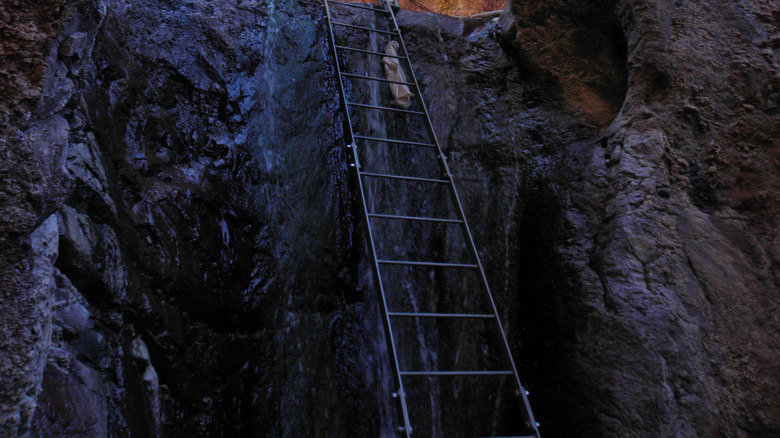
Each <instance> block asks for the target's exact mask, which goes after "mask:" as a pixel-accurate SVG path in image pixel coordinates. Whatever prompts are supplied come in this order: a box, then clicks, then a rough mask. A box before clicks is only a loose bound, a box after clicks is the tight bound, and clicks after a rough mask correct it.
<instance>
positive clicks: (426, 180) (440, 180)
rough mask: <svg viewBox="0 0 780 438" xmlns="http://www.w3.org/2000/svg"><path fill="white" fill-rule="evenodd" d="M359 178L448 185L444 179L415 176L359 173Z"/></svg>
mask: <svg viewBox="0 0 780 438" xmlns="http://www.w3.org/2000/svg"><path fill="white" fill-rule="evenodd" d="M360 176H370V177H373V178H388V179H400V180H404V181H417V182H428V183H439V184H449V183H450V182H449V181H447V180H446V179H431V178H418V177H416V176H402V175H391V174H389V173H372V172H360Z"/></svg>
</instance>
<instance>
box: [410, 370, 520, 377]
mask: <svg viewBox="0 0 780 438" xmlns="http://www.w3.org/2000/svg"><path fill="white" fill-rule="evenodd" d="M399 374H401V376H402V377H403V376H416V377H458V376H511V375H512V374H513V373H512V371H401V372H400V373H399Z"/></svg>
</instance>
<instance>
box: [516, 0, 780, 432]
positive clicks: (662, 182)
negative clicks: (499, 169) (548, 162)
mask: <svg viewBox="0 0 780 438" xmlns="http://www.w3.org/2000/svg"><path fill="white" fill-rule="evenodd" d="M593 8H599V9H600V10H601V11H607V12H609V15H607V16H606V17H605V19H606V20H608V21H610V22H612V21H615V22H619V23H620V26H621V28H622V29H623V31H624V34H625V37H626V41H627V48H628V52H627V59H628V77H629V81H628V91H627V96H626V99H625V102H624V104H623V107H622V109H621V111H620V113H619V114H618V116H617V118H616V119H615V120H614V121H613V122H612V123H611V124H610V125H609V127H608V128H607V129H606V131H605V132H604V133H603V134H602V135H600V136H597V137H593V139H592V140H591V141H583V142H577V143H573V144H568V145H561V147H560V150H559V151H558V152H557V157H558V159H557V163H556V165H555V166H554V167H553V168H552V169H551V170H550V172H548V174H547V175H543V176H542V177H540V178H538V179H537V182H536V183H535V186H532V187H530V189H531V192H530V193H528V194H527V195H526V202H529V203H531V205H532V206H533V210H535V211H536V213H534V214H533V215H532V216H531V217H529V218H527V219H524V220H523V221H522V222H523V223H524V224H525V226H524V227H528V228H527V229H526V230H525V231H524V232H521V236H524V239H525V242H524V243H525V244H526V245H530V246H532V247H537V248H539V249H538V250H537V251H539V252H538V253H536V255H534V252H533V251H532V252H531V253H529V254H527V255H526V256H525V258H524V267H523V270H522V275H524V276H525V278H526V279H527V283H526V284H527V289H526V290H525V292H524V294H523V295H522V297H524V298H522V299H521V300H520V304H521V305H522V306H523V307H524V308H527V309H528V310H527V311H525V312H522V313H521V314H522V315H523V316H524V319H525V324H524V331H525V333H524V335H523V336H522V342H523V347H522V350H523V351H524V352H525V353H527V354H529V355H531V356H532V357H534V362H535V364H534V365H532V366H530V367H529V369H528V371H529V373H530V374H529V376H530V377H529V379H530V380H531V381H534V380H537V383H535V384H536V385H539V384H540V385H541V386H542V387H543V388H546V390H544V391H537V392H536V393H537V397H536V398H535V399H534V400H535V401H536V402H537V403H536V405H535V406H537V407H538V414H539V416H540V417H541V421H542V423H544V424H546V425H547V427H546V428H545V430H546V431H549V433H550V434H551V435H553V436H570V435H572V434H575V433H576V434H577V435H578V436H594V437H595V436H744V437H747V436H750V437H764V436H766V437H769V436H776V435H778V434H779V433H780V400H778V398H777V396H776V394H778V391H779V390H780V386H779V385H780V374H778V370H780V350H778V341H780V314H779V313H778V312H777V309H778V305H779V304H780V295H778V286H779V285H780V281H779V280H780V279H779V278H778V275H777V272H778V266H779V265H778V257H777V255H778V242H779V241H778V234H777V233H778V229H779V228H778V222H777V221H778V206H780V204H779V203H778V201H779V200H780V199H778V196H780V195H778V191H777V188H778V183H780V179H778V151H779V150H778V140H777V139H778V138H780V137H778V134H780V132H778V130H779V129H780V123H778V122H780V118H778V102H779V100H778V97H780V94H778V92H780V78H779V77H778V28H777V19H778V16H777V12H776V10H775V11H773V10H772V6H771V2H765V1H760V0H759V1H749V2H743V3H739V4H735V3H731V2H719V1H716V2H676V3H673V4H671V5H670V4H666V3H661V2H654V1H617V2H598V3H595V4H594V3H587V4H586V2H576V1H549V2H531V1H513V2H512V12H513V14H515V15H514V17H505V18H506V21H504V22H505V23H506V26H505V36H506V38H507V40H508V44H510V45H512V46H513V47H514V50H515V51H516V52H517V53H518V54H519V56H521V57H523V58H525V59H528V60H530V62H531V63H532V64H533V65H534V66H536V67H538V69H539V70H540V71H542V72H546V73H547V74H549V75H550V76H552V78H554V80H556V81H558V82H560V84H561V86H562V87H563V88H564V89H566V88H567V87H569V85H567V84H569V83H572V82H576V81H581V83H587V81H588V77H589V76H590V75H591V74H592V73H593V69H587V70H585V71H579V72H577V70H578V69H579V67H578V66H579V65H581V62H580V60H579V59H577V58H574V59H572V58H571V57H570V56H569V54H570V53H577V52H580V51H581V49H582V48H581V47H578V44H576V43H577V41H571V40H560V39H553V40H539V39H536V38H535V35H544V34H553V35H558V34H577V33H578V32H589V31H590V30H589V28H588V26H589V22H588V21H583V20H581V17H583V14H586V15H587V14H590V13H591V12H590V10H592V9H593ZM775 9H776V8H775ZM566 23H569V24H571V23H575V24H577V23H578V24H577V25H576V26H575V28H574V29H571V28H570V27H569V24H566ZM562 28H563V29H562ZM529 29H540V30H536V31H533V30H529ZM572 43H575V44H572ZM585 43H586V45H590V42H588V41H587V40H586V41H585ZM545 52H546V53H545ZM605 54H606V53H605ZM575 78H581V79H575ZM575 108H576V104H575ZM534 204H535V205H534ZM556 277H557V278H556ZM551 388H557V390H556V391H553V392H550V389H551ZM540 392H541V394H539V393H540Z"/></svg>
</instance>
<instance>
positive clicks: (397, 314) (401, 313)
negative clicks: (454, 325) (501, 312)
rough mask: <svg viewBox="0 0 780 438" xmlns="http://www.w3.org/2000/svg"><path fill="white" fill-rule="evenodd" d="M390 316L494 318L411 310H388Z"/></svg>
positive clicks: (485, 315)
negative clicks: (413, 311) (412, 311)
mask: <svg viewBox="0 0 780 438" xmlns="http://www.w3.org/2000/svg"><path fill="white" fill-rule="evenodd" d="M387 314H388V315H389V316H395V317H398V318H480V319H481V318H484V319H488V318H493V317H494V316H493V315H487V314H479V313H411V312H387Z"/></svg>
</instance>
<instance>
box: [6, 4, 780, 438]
mask: <svg viewBox="0 0 780 438" xmlns="http://www.w3.org/2000/svg"><path fill="white" fill-rule="evenodd" d="M509 6H510V7H509V8H507V11H506V12H505V14H504V15H503V16H502V17H501V20H499V21H498V22H495V21H491V20H488V21H484V20H474V19H472V20H468V19H458V18H452V17H444V16H436V15H431V14H419V13H415V12H409V11H402V12H401V13H400V14H399V22H400V24H401V26H402V30H403V31H404V32H405V36H406V38H407V43H408V45H409V49H410V52H412V55H413V60H414V61H415V67H416V72H417V73H418V76H419V79H420V81H421V85H422V87H423V91H424V93H425V97H426V99H427V100H428V103H429V108H430V109H431V115H432V119H433V123H434V125H435V127H436V130H437V133H438V134H439V139H440V141H441V144H442V146H443V147H444V148H445V151H446V153H447V155H448V156H449V158H450V163H451V167H452V169H453V172H454V173H455V176H456V181H457V184H458V187H459V189H460V190H461V197H462V199H463V200H464V203H465V208H466V215H467V217H468V218H469V220H470V221H471V226H472V230H473V231H474V233H475V240H476V241H477V244H478V249H479V251H480V253H481V256H482V259H483V263H484V264H485V266H486V269H487V274H488V277H489V280H490V283H491V285H492V287H493V292H494V293H495V294H496V297H497V299H498V301H499V306H500V308H501V312H502V316H503V317H504V318H505V322H506V323H507V329H508V333H509V336H510V339H511V342H512V346H513V348H514V349H515V353H516V359H517V362H518V364H519V366H520V371H521V377H522V379H523V381H524V383H526V384H527V386H528V388H529V389H530V391H531V403H532V406H533V408H534V410H535V413H536V415H537V419H538V420H539V421H540V422H541V423H542V429H541V430H542V434H543V436H549V437H554V436H560V437H566V436H592V437H605V436H614V437H622V436H638V437H645V436H646V437H657V436H708V437H717V436H734V437H751V438H752V437H770V436H772V437H773V436H777V435H778V434H780V398H778V396H777V394H778V393H780V388H778V386H780V375H778V370H780V348H778V346H779V345H780V312H778V310H779V309H780V294H779V293H778V290H779V288H778V286H779V285H780V237H778V229H779V228H778V223H777V221H778V219H777V218H778V205H780V199H778V196H780V194H778V193H780V192H778V183H779V182H780V179H778V166H780V158H778V152H780V148H779V147H778V140H777V139H778V138H780V132H778V130H780V123H779V120H778V108H777V105H778V104H777V102H778V101H780V98H779V97H780V96H779V95H778V93H780V79H778V49H779V48H780V36H779V34H778V29H777V27H776V26H777V19H778V16H777V12H776V11H774V10H773V9H772V4H771V2H769V1H762V0H750V1H748V2H743V3H740V4H734V3H730V2H726V1H725V0H716V1H714V2H712V1H710V2H681V1H678V2H676V3H674V4H671V5H670V4H668V2H658V1H654V0H614V1H599V2H582V1H571V0H568V1H567V0H549V1H544V2H530V1H521V0H512V1H511V4H510V5H509ZM0 8H1V9H0V18H1V19H2V22H3V26H4V27H3V28H2V32H3V36H4V38H6V41H9V42H10V43H8V44H5V43H4V47H3V50H4V52H3V56H4V57H5V59H6V62H4V63H3V67H2V69H3V70H2V72H0V73H1V74H0V80H2V81H3V85H4V87H3V91H2V93H3V101H2V105H3V107H2V108H0V109H1V110H2V111H0V116H2V118H3V119H2V120H3V132H2V133H1V135H0V142H2V143H0V146H1V147H2V157H3V161H2V163H0V166H2V167H1V168H0V175H2V178H0V203H1V205H2V217H0V232H1V234H0V239H2V240H0V255H1V257H0V269H2V272H3V274H2V279H1V280H0V281H2V284H0V286H1V287H2V292H1V293H2V302H1V303H0V312H2V315H3V320H2V321H0V334H2V336H1V337H0V338H1V339H2V340H1V341H0V342H2V344H0V345H1V346H2V349H1V351H0V373H1V375H2V381H0V436H9V437H15V436H24V435H26V434H29V435H31V436H118V437H124V436H180V435H193V436H258V437H261V436H286V437H299V436H322V437H333V436H338V437H342V436H343V437H350V436H355V437H365V436H391V435H392V432H391V431H392V429H393V426H394V425H393V421H394V412H393V408H392V402H391V401H389V397H388V394H387V392H388V386H387V385H388V383H387V382H388V380H389V377H388V370H387V365H386V363H385V357H384V354H385V353H384V352H383V348H382V337H381V329H380V327H379V325H378V322H377V318H376V304H375V301H374V295H373V290H372V289H371V288H370V277H369V272H368V270H367V268H366V266H367V265H365V263H364V260H365V259H364V255H363V249H362V243H361V235H360V233H359V231H358V230H359V226H358V225H359V222H358V220H357V219H356V215H355V214H354V213H353V212H354V209H355V208H356V202H355V199H354V198H353V196H352V192H353V189H352V188H351V187H350V183H349V177H348V173H347V169H346V158H345V156H344V149H343V144H342V143H343V135H344V134H343V132H342V122H343V120H342V112H341V109H340V106H339V98H338V91H337V83H336V77H335V67H334V65H333V64H332V61H331V54H330V53H329V50H328V40H327V31H326V27H325V21H324V15H323V14H324V11H323V8H322V6H321V5H320V4H319V3H318V2H311V1H308V0H300V1H272V0H264V1H241V2H227V1H191V2H169V1H163V0H144V1H140V2H139V1H136V2H128V1H125V0H85V1H71V2H68V3H65V4H59V3H52V2H32V1H28V2H21V1H18V2H14V3H13V4H11V3H8V4H7V6H6V4H4V5H3V6H1V7H0ZM497 9H500V7H499V8H497ZM359 18H361V17H360V16H354V17H352V19H355V20H357V19H359ZM347 61H348V62H350V61H349V60H347ZM351 62H353V65H354V61H351ZM348 91H349V92H350V93H355V95H357V94H358V93H357V91H354V90H352V89H351V88H350V89H349V90H348ZM459 421H464V422H468V421H469V419H468V418H462V419H459Z"/></svg>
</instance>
